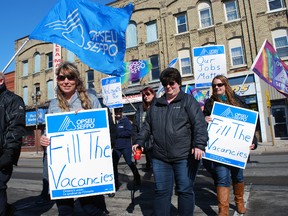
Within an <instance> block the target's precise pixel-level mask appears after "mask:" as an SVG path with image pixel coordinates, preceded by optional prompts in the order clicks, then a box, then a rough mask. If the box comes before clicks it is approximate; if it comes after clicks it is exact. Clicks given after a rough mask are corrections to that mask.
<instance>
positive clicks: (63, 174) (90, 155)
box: [45, 109, 115, 199]
mask: <svg viewBox="0 0 288 216" xmlns="http://www.w3.org/2000/svg"><path fill="white" fill-rule="evenodd" d="M45 118H46V132H47V136H48V138H50V145H49V146H48V148H47V156H48V171H49V189H50V195H51V199H63V198H77V197H84V196H91V195H98V194H107V193H113V192H115V185H114V174H113V164H112V150H111V142H110V132H109V123H108V114H107V109H94V110H85V111H80V112H78V113H77V114H75V112H69V113H57V114H47V115H46V116H45Z"/></svg>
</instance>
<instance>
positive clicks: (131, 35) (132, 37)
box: [126, 21, 138, 48]
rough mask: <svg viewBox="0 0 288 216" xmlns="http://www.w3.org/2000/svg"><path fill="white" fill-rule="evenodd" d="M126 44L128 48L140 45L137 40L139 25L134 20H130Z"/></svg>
mask: <svg viewBox="0 0 288 216" xmlns="http://www.w3.org/2000/svg"><path fill="white" fill-rule="evenodd" d="M126 44H127V48H130V47H135V46H137V45H138V41H137V25H136V23H135V22H134V21H130V23H129V25H128V27H127V30H126Z"/></svg>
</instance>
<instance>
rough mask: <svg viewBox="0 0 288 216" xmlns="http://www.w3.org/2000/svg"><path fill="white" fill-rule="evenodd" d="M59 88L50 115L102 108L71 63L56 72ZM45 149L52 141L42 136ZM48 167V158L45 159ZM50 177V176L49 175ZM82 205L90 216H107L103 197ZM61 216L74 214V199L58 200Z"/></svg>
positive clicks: (86, 199)
mask: <svg viewBox="0 0 288 216" xmlns="http://www.w3.org/2000/svg"><path fill="white" fill-rule="evenodd" d="M56 76H57V87H56V94H57V96H56V98H55V99H53V100H51V102H50V104H49V108H48V111H47V112H48V113H60V112H70V111H75V113H77V112H78V111H80V110H83V109H84V110H87V109H95V108H101V104H100V102H99V101H98V99H97V97H96V96H95V95H93V94H89V93H87V92H86V89H85V87H84V84H83V81H82V80H81V77H80V73H79V71H78V69H77V67H76V66H75V65H73V64H72V63H69V62H64V63H63V64H61V65H60V66H59V68H58V70H57V72H56ZM40 143H41V145H42V146H43V147H47V146H49V145H50V139H49V138H48V137H46V136H45V135H43V136H41V139H40ZM44 160H45V161H46V163H45V162H44V164H46V166H47V158H45V159H44ZM47 175H48V174H47ZM79 201H80V204H81V206H82V207H83V209H84V210H85V212H86V213H87V214H88V215H105V211H107V210H106V205H105V199H104V196H103V195H98V196H89V197H81V198H79ZM56 204H57V207H58V212H59V215H60V216H61V215H63V216H64V215H65V216H68V215H69V216H70V215H71V216H72V215H73V212H74V199H73V198H68V199H58V200H56Z"/></svg>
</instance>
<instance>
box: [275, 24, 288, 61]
mask: <svg viewBox="0 0 288 216" xmlns="http://www.w3.org/2000/svg"><path fill="white" fill-rule="evenodd" d="M272 37H273V42H274V47H275V49H276V52H277V54H278V56H279V57H280V58H287V57H288V33H287V29H278V30H275V31H273V32H272Z"/></svg>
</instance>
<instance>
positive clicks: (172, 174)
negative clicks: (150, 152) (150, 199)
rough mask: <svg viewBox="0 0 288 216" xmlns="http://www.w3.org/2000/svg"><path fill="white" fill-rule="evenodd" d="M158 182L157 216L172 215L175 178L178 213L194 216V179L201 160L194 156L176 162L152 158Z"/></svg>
mask: <svg viewBox="0 0 288 216" xmlns="http://www.w3.org/2000/svg"><path fill="white" fill-rule="evenodd" d="M152 163H153V173H154V180H155V184H156V189H155V200H154V213H155V215H156V216H170V214H171V212H170V211H171V197H172V194H173V186H174V180H175V183H176V188H175V190H176V192H177V193H178V213H179V215H180V216H186V215H187V216H188V215H189V216H193V213H194V205H195V197H194V190H193V187H194V181H195V177H196V174H197V171H198V168H199V164H200V163H199V161H196V160H194V158H192V157H191V158H189V159H183V160H179V161H174V162H170V163H168V162H164V161H162V160H159V159H155V158H153V159H152Z"/></svg>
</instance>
